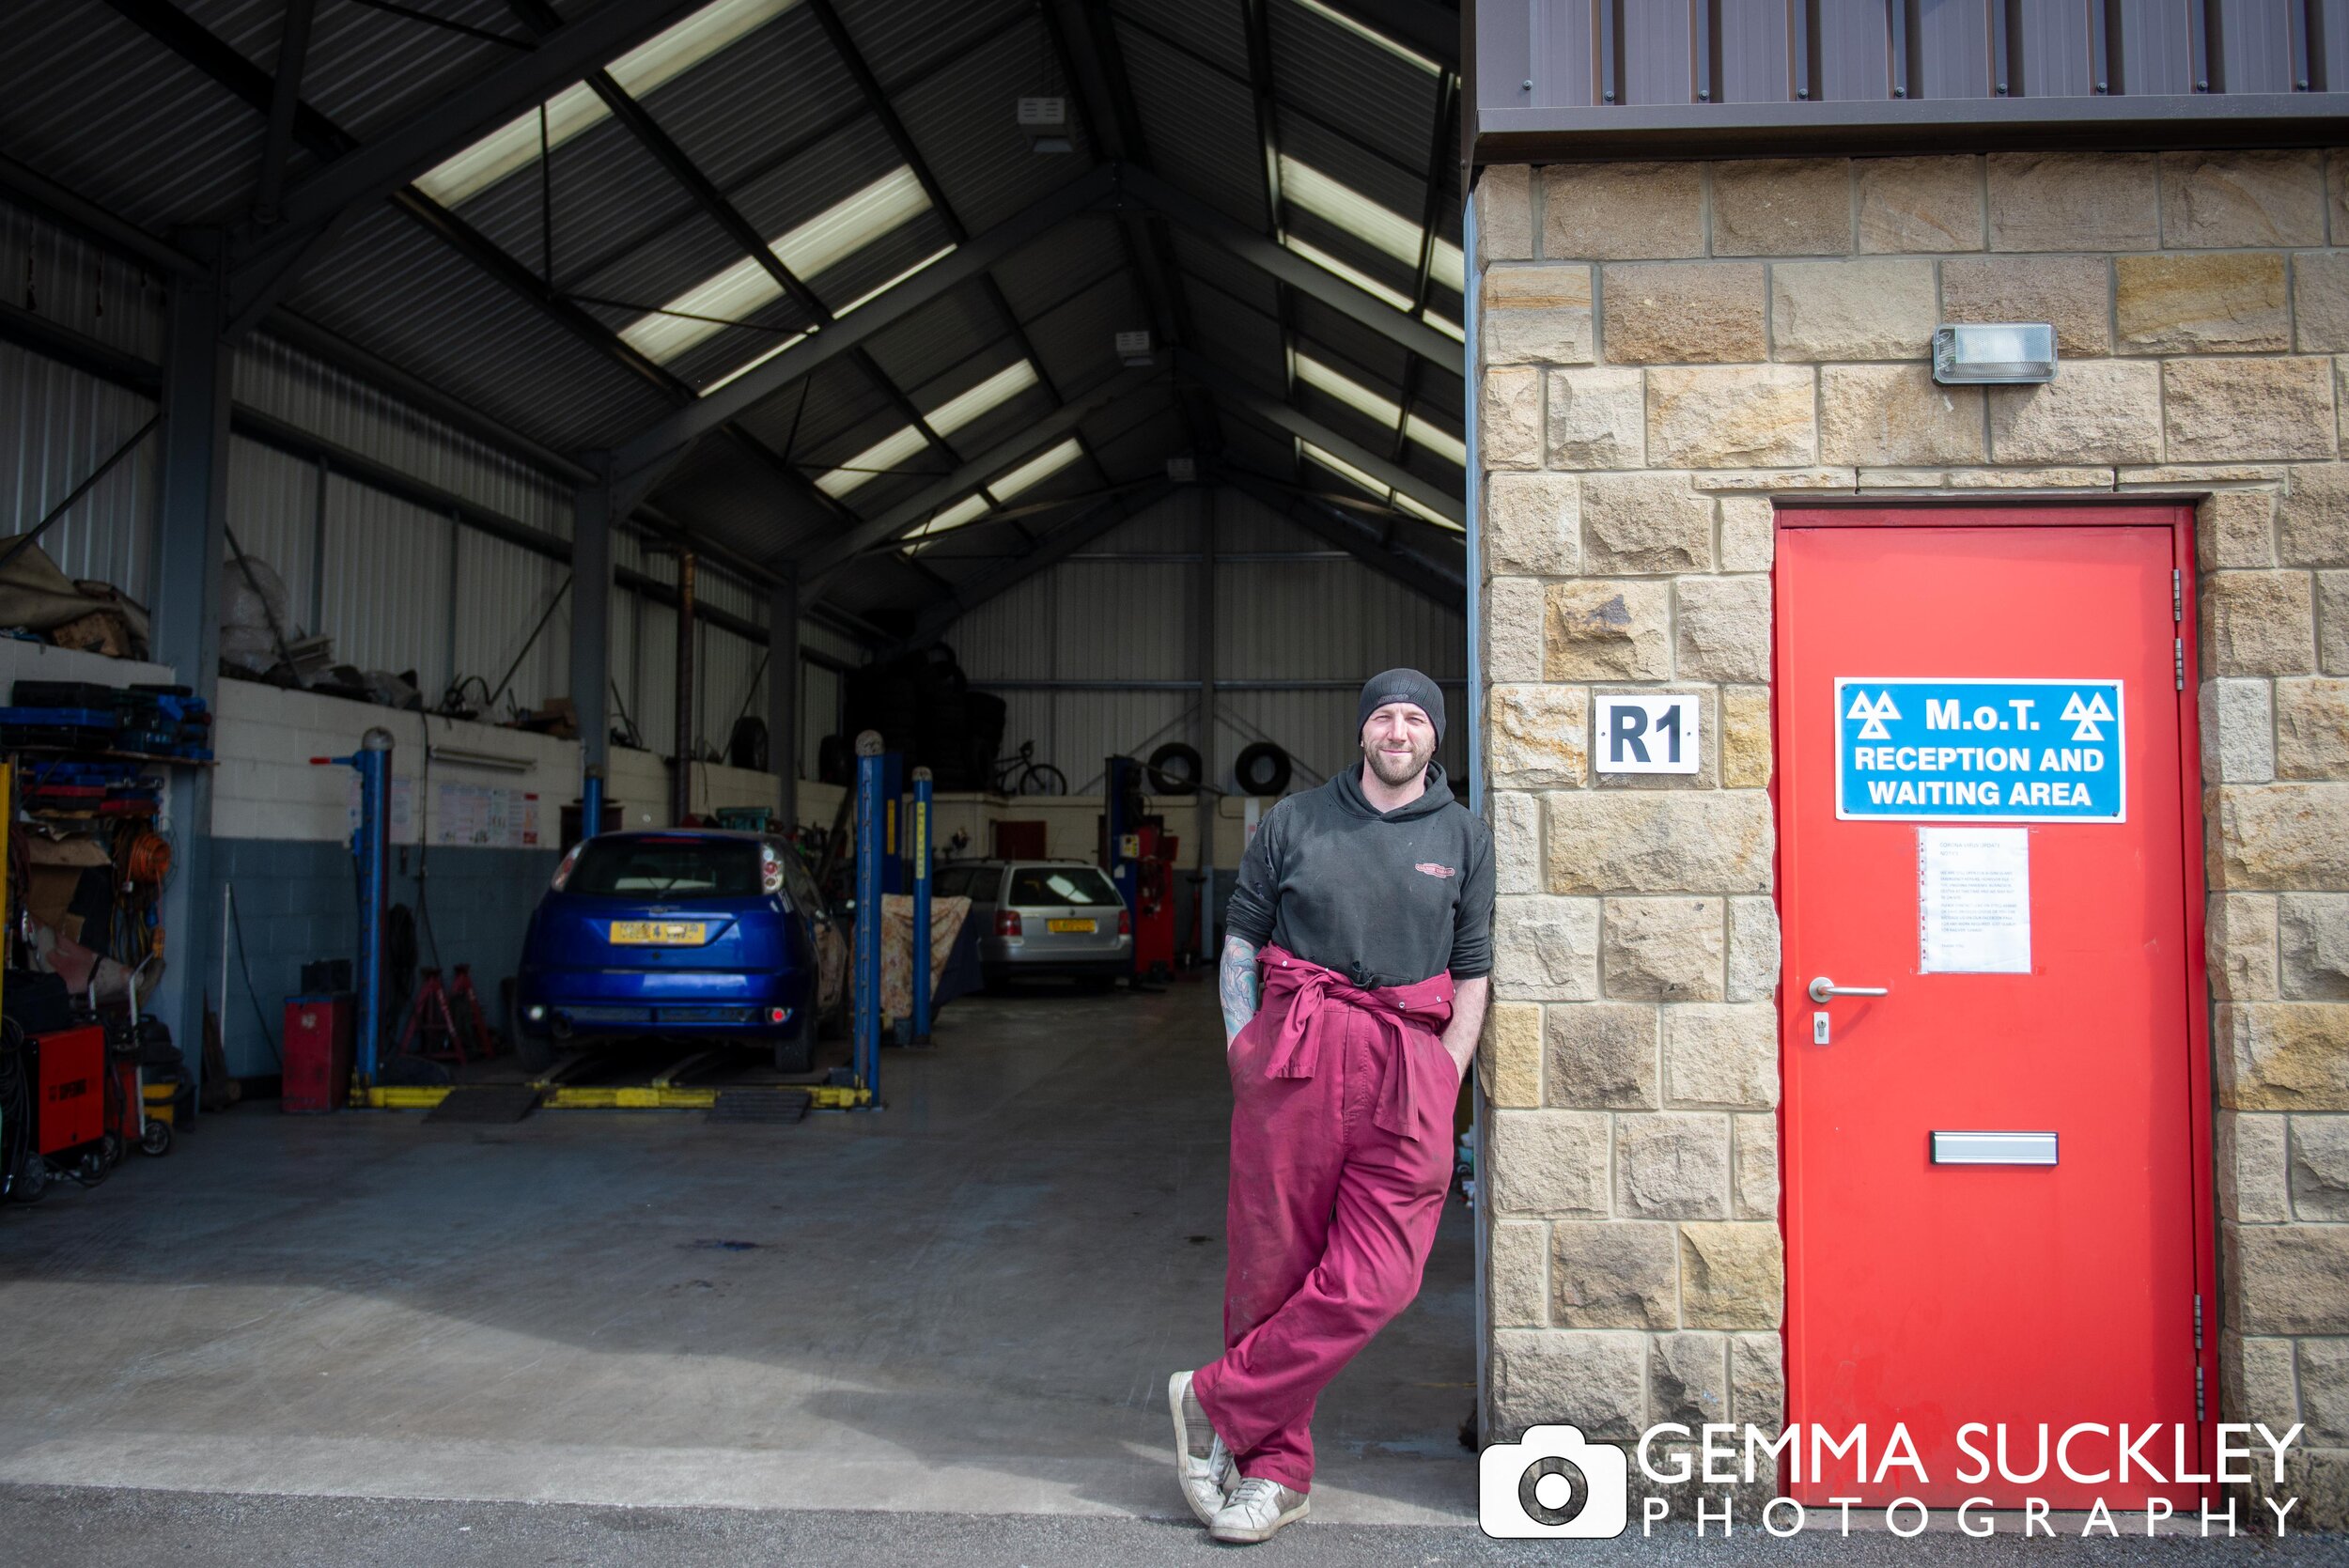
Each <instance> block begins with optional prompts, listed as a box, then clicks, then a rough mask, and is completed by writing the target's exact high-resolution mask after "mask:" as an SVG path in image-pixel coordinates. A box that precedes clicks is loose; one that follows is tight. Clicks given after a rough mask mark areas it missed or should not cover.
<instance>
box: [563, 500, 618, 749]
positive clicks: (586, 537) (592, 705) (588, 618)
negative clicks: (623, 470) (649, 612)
mask: <svg viewBox="0 0 2349 1568" xmlns="http://www.w3.org/2000/svg"><path fill="white" fill-rule="evenodd" d="M571 572H572V579H571V707H572V709H573V710H574V711H575V712H576V713H577V714H578V716H579V760H580V763H581V765H582V766H586V765H588V764H594V765H595V766H597V767H601V766H603V764H604V763H605V762H607V761H608V760H609V755H608V753H609V752H610V750H611V744H612V721H611V718H610V711H611V710H610V703H611V691H612V627H611V619H612V491H611V489H610V488H609V487H608V486H606V485H605V483H604V482H603V481H602V480H600V479H598V480H592V481H590V482H589V483H587V484H584V485H582V486H580V487H579V489H578V492H577V494H576V496H575V497H574V499H573V502H572V520H571Z"/></svg>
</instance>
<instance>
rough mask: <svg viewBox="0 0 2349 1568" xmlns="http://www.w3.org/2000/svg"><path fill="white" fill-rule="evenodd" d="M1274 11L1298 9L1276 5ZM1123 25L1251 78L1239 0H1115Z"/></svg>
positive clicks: (1246, 32) (1244, 79)
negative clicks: (1159, 36) (1148, 32)
mask: <svg viewBox="0 0 2349 1568" xmlns="http://www.w3.org/2000/svg"><path fill="white" fill-rule="evenodd" d="M1111 9H1112V11H1114V12H1115V13H1116V15H1117V19H1118V20H1119V22H1121V23H1133V24H1135V25H1138V26H1143V27H1147V28H1149V29H1150V30H1151V31H1153V32H1156V33H1160V34H1163V35H1164V36H1165V37H1166V39H1168V40H1169V41H1171V42H1174V43H1178V44H1180V45H1182V47H1183V48H1185V49H1186V50H1189V51H1190V53H1191V54H1196V55H1198V56H1199V57H1200V58H1201V59H1203V60H1205V61H1206V62H1207V63H1209V64H1211V65H1215V66H1218V67H1221V69H1222V70H1225V71H1227V72H1229V73H1230V74H1232V75H1234V76H1237V77H1238V78H1239V79H1241V80H1242V81H1246V80H1247V78H1248V29H1247V11H1246V8H1245V7H1243V6H1242V5H1241V4H1240V0H1113V3H1112V6H1111ZM1272 9H1273V10H1275V11H1281V10H1292V9H1295V8H1294V7H1291V6H1287V5H1282V4H1276V5H1274V6H1273V7H1272Z"/></svg>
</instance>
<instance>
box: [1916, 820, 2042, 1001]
mask: <svg viewBox="0 0 2349 1568" xmlns="http://www.w3.org/2000/svg"><path fill="white" fill-rule="evenodd" d="M1917 969H1918V971H1919V972H1920V973H1922V974H2029V973H2030V831H2029V830H2028V829H2023V828H1920V829H1918V830H1917Z"/></svg>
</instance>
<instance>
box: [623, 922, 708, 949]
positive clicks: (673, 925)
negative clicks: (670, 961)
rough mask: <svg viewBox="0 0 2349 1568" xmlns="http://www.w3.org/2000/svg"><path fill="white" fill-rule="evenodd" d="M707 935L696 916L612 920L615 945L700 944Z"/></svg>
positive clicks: (676, 945)
mask: <svg viewBox="0 0 2349 1568" xmlns="http://www.w3.org/2000/svg"><path fill="white" fill-rule="evenodd" d="M708 939H709V927H708V925H707V924H704V923H703V922H701V921H698V920H615V921H614V922H613V923H612V945H613V946H614V947H699V946H701V945H702V943H704V942H706V941H708Z"/></svg>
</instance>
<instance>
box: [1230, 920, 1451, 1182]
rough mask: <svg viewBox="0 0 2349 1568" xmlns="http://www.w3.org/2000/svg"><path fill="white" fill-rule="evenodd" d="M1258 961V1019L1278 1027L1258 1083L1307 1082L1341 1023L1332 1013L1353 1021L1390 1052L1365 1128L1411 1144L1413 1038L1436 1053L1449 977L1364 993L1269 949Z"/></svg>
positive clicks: (1445, 1020) (1414, 1133)
mask: <svg viewBox="0 0 2349 1568" xmlns="http://www.w3.org/2000/svg"><path fill="white" fill-rule="evenodd" d="M1257 956H1258V958H1259V959H1260V960H1261V961H1262V963H1263V965H1264V1006H1263V1012H1264V1013H1265V1014H1266V1015H1267V1016H1268V1017H1277V1019H1278V1022H1277V1024H1276V1025H1275V1031H1276V1032H1275V1033H1274V1035H1273V1040H1272V1050H1271V1054H1270V1055H1269V1056H1268V1057H1267V1059H1266V1061H1265V1068H1264V1071H1265V1076H1266V1077H1267V1078H1302V1079H1309V1078H1312V1077H1313V1076H1314V1074H1315V1072H1316V1071H1318V1070H1319V1069H1320V1066H1321V1048H1322V1043H1323V1041H1324V1040H1325V1039H1326V1038H1328V1037H1329V1036H1330V1033H1331V1032H1332V1031H1340V1030H1343V1029H1344V1028H1345V1027H1346V1023H1347V1021H1348V1020H1347V1019H1346V1017H1343V1016H1342V1015H1341V1014H1340V1012H1339V1011H1338V1010H1339V1009H1344V1010H1346V1012H1350V1013H1353V1014H1356V1015H1359V1016H1361V1017H1362V1018H1363V1019H1364V1020H1365V1021H1367V1022H1369V1023H1370V1024H1371V1025H1372V1026H1373V1027H1375V1028H1377V1030H1378V1031H1379V1032H1381V1033H1382V1034H1384V1035H1385V1036H1386V1043H1387V1045H1388V1047H1389V1049H1388V1050H1386V1051H1385V1052H1384V1053H1383V1054H1384V1055H1385V1057H1386V1069H1385V1075H1384V1080H1383V1081H1382V1082H1381V1083H1380V1084H1379V1086H1378V1101H1377V1110H1376V1112H1375V1113H1374V1114H1373V1115H1372V1117H1371V1121H1372V1123H1373V1124H1374V1125H1375V1126H1377V1127H1378V1128H1379V1129H1380V1130H1381V1131H1383V1132H1388V1133H1392V1134H1393V1135H1394V1136H1395V1137H1397V1138H1409V1139H1414V1140H1416V1139H1417V1138H1418V1136H1419V1132H1418V1127H1419V1124H1418V1122H1417V1121H1416V1120H1415V1119H1414V1118H1413V1116H1412V1107H1411V1073H1410V1066H1409V1052H1410V1050H1411V1048H1412V1046H1413V1040H1412V1036H1413V1035H1419V1036H1422V1037H1423V1039H1425V1040H1426V1041H1427V1042H1429V1043H1431V1044H1434V1045H1436V1046H1437V1047H1438V1048H1441V1044H1442V1041H1441V1036H1442V1033H1443V1031H1444V1027H1445V1026H1446V1025H1447V1024H1449V1023H1451V1021H1452V976H1451V975H1450V974H1448V973H1443V972H1439V973H1436V974H1432V975H1430V976H1428V977H1427V978H1426V979H1424V980H1422V981H1419V982H1417V983H1415V984H1413V985H1409V986H1371V987H1365V986H1357V985H1355V984H1354V983H1353V982H1352V981H1350V980H1348V979H1347V978H1346V976H1345V975H1343V974H1340V973H1339V972H1338V971H1337V970H1332V969H1325V968H1324V967H1323V966H1321V965H1319V964H1316V963H1313V962H1311V961H1310V960H1307V959H1304V958H1299V956H1298V955H1296V954H1294V953H1291V952H1289V951H1288V950H1287V949H1285V948H1283V947H1280V946H1277V945H1276V944H1274V943H1271V942H1267V943H1266V944H1265V945H1264V947H1263V948H1262V949H1261V950H1259V952H1258V955H1257ZM1447 1125H1449V1119H1448V1118H1447Z"/></svg>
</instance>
